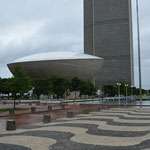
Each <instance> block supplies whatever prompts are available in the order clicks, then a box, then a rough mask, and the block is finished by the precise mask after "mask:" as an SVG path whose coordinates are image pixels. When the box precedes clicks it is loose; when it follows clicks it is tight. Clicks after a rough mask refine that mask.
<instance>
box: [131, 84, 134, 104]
mask: <svg viewBox="0 0 150 150" xmlns="http://www.w3.org/2000/svg"><path fill="white" fill-rule="evenodd" d="M133 87H134V86H133V85H131V100H132V104H133V100H134V98H133Z"/></svg>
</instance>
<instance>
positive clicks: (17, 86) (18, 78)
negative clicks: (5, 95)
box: [9, 65, 31, 109]
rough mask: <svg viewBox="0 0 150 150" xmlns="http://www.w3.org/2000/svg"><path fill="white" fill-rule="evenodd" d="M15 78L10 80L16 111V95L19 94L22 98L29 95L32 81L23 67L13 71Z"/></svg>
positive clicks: (17, 67)
mask: <svg viewBox="0 0 150 150" xmlns="http://www.w3.org/2000/svg"><path fill="white" fill-rule="evenodd" d="M13 75H14V77H12V78H11V79H10V84H9V86H10V88H11V93H12V95H13V97H14V109H15V100H16V95H17V94H19V95H20V96H21V97H22V96H23V95H24V93H27V92H28V91H29V90H30V89H31V79H30V78H29V77H28V76H27V75H26V73H25V72H24V70H23V69H22V68H21V66H19V65H17V66H16V67H15V69H14V71H13Z"/></svg>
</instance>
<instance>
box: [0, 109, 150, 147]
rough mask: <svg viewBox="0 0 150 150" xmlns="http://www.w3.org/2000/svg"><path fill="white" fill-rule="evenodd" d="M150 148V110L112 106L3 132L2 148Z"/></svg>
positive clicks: (0, 139)
mask: <svg viewBox="0 0 150 150" xmlns="http://www.w3.org/2000/svg"><path fill="white" fill-rule="evenodd" d="M6 149H7V150H31V149H32V150H150V109H137V108H129V109H123V108H122V109H121V108H118V109H117V108H116V109H110V110H102V111H101V112H92V113H90V114H88V115H76V116H75V117H74V118H71V119H70V118H69V119H68V118H62V119H59V120H56V121H53V122H51V123H48V124H43V123H37V124H32V125H27V126H23V127H19V128H18V129H17V130H15V131H11V132H10V131H2V132H1V133H0V150H6Z"/></svg>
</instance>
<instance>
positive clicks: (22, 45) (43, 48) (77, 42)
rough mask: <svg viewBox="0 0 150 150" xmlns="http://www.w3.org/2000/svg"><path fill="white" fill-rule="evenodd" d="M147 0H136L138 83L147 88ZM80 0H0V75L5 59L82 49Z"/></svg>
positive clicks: (149, 63) (149, 39)
mask: <svg viewBox="0 0 150 150" xmlns="http://www.w3.org/2000/svg"><path fill="white" fill-rule="evenodd" d="M135 2H136V0H132V7H133V9H132V11H133V35H134V38H133V42H134V74H135V86H136V87H138V59H137V58H138V55H137V52H138V50H137V26H136V5H135V4H136V3H135ZM149 6H150V0H139V14H140V38H141V60H142V87H143V88H145V89H150V79H149V74H150V69H149V66H150V58H149V57H150V45H149V43H150V25H149V24H150V17H149V15H150V9H149ZM83 40H84V39H83V0H0V77H2V78H5V77H6V78H7V77H11V76H12V74H11V73H10V72H9V70H8V68H7V65H6V64H8V63H10V62H12V61H14V60H16V59H19V58H21V57H24V56H27V55H31V54H36V53H41V52H50V51H74V52H83Z"/></svg>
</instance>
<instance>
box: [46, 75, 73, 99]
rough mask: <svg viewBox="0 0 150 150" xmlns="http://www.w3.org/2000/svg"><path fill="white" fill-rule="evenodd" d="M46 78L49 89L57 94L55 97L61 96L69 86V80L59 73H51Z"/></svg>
mask: <svg viewBox="0 0 150 150" xmlns="http://www.w3.org/2000/svg"><path fill="white" fill-rule="evenodd" d="M48 80H49V83H50V84H49V90H50V91H51V92H52V93H53V94H54V95H56V96H57V99H59V98H63V97H64V94H65V93H66V92H67V90H68V89H69V87H70V83H69V81H68V80H67V79H65V78H63V77H61V76H59V75H52V76H50V77H49V78H48Z"/></svg>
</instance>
